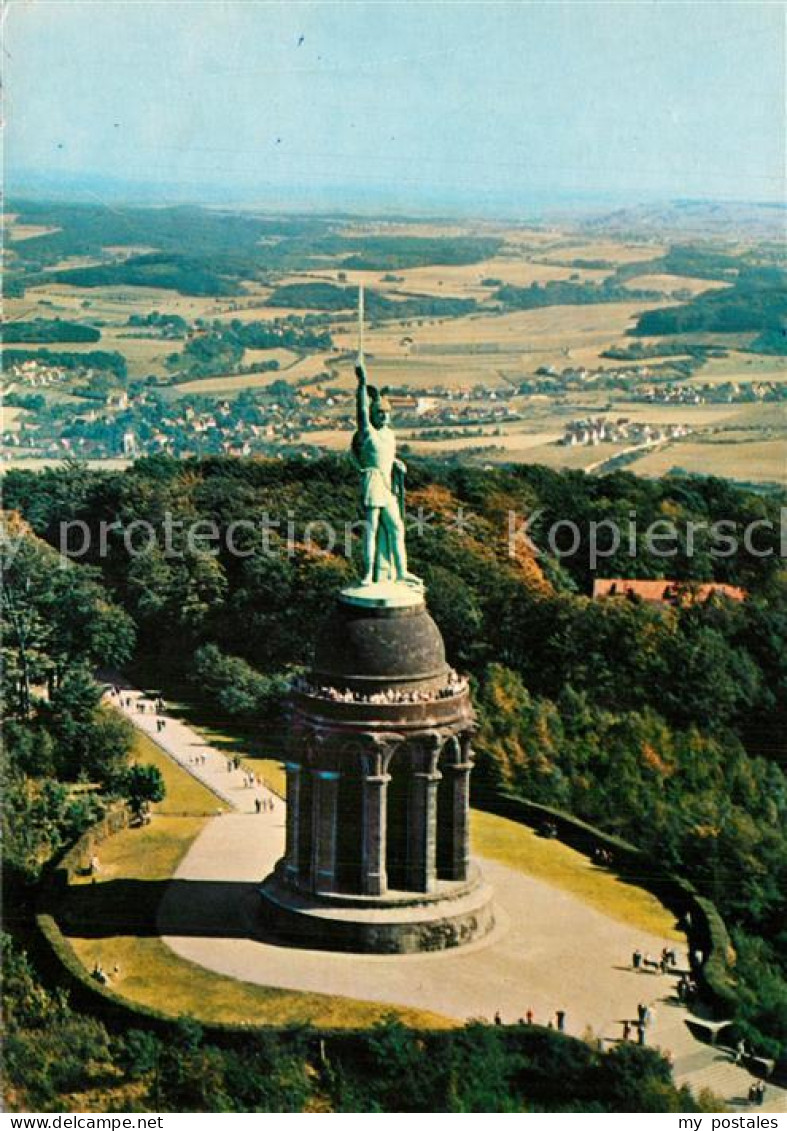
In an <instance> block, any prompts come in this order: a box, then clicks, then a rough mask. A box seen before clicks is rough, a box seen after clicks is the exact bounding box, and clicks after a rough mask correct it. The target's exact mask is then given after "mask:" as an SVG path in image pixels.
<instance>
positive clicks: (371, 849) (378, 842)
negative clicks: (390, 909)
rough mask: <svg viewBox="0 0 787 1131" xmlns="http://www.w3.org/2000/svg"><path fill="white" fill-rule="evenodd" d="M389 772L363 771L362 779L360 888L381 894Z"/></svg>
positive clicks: (385, 885) (384, 879) (384, 881)
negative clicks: (364, 773) (373, 772)
mask: <svg viewBox="0 0 787 1131" xmlns="http://www.w3.org/2000/svg"><path fill="white" fill-rule="evenodd" d="M390 780H391V776H390V774H385V773H378V774H366V775H365V776H364V779H363V828H362V834H361V835H362V841H361V891H362V892H363V894H364V895H384V894H385V892H386V891H387V890H388V875H387V873H386V869H385V838H386V804H387V799H388V782H389V781H390Z"/></svg>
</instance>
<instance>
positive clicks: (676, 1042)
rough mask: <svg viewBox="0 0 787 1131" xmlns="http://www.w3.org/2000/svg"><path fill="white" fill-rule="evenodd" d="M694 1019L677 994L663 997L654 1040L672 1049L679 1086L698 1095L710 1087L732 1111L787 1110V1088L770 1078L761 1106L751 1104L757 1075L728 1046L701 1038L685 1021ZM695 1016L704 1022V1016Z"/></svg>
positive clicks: (667, 1048)
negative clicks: (706, 1042)
mask: <svg viewBox="0 0 787 1131" xmlns="http://www.w3.org/2000/svg"><path fill="white" fill-rule="evenodd" d="M692 1020H693V1019H692V1017H691V1015H690V1014H687V1013H686V1011H685V1009H683V1008H682V1007H679V1006H678V1004H677V1002H676V1001H675V999H674V998H673V999H669V998H664V999H662V1001H661V1003H660V1009H659V1024H658V1026H657V1028H656V1032H655V1033H654V1040H655V1043H656V1044H657V1045H658V1046H659V1047H660V1048H661V1049H663V1050H665V1051H666V1050H669V1052H670V1054H671V1056H672V1060H673V1075H674V1077H675V1083H676V1084H677V1085H678V1086H679V1087H682V1086H684V1085H685V1086H687V1087H689V1088H691V1090H692V1092H693V1093H694V1095H695V1096H698V1095H699V1093H700V1091H702V1089H703V1088H707V1089H708V1090H709V1091H711V1092H713V1094H714V1095H715V1096H717V1097H718V1098H719V1100H721V1101H722V1103H723V1105H724V1107H725V1108H727V1109H729V1110H730V1111H737V1112H750V1113H752V1114H754V1113H763V1114H764V1113H769V1112H770V1113H773V1112H782V1111H787V1090H785V1089H784V1088H781V1087H777V1086H776V1085H775V1084H770V1083H769V1082H768V1081H767V1080H766V1081H765V1085H766V1091H765V1101H764V1103H763V1104H762V1106H760V1105H750V1104H749V1101H748V1094H749V1088H750V1087H751V1085H752V1084H753V1083H754V1082H755V1081H756V1080H757V1077H756V1076H754V1075H753V1074H752V1073H751V1072H749V1071H748V1070H747V1069H746V1068H743V1067H742V1066H740V1065H737V1064H736V1063H735V1059H734V1055H733V1053H732V1052H731V1051H730V1050H729V1049H727V1048H725V1047H723V1046H719V1045H712V1044H704V1043H702V1042H701V1041H699V1040H698V1039H697V1038H696V1037H695V1036H694V1035H693V1034H692V1032H691V1031H690V1029H689V1027H688V1025H687V1024H686V1022H687V1021H692ZM694 1020H696V1022H697V1023H698V1024H702V1019H701V1018H696V1019H694Z"/></svg>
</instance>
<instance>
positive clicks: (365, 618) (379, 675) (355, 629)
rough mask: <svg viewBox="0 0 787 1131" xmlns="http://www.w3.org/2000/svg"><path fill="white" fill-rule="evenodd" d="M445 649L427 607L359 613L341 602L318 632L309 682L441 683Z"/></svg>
mask: <svg viewBox="0 0 787 1131" xmlns="http://www.w3.org/2000/svg"><path fill="white" fill-rule="evenodd" d="M447 671H448V665H447V664H446V660H445V646H444V645H443V638H442V636H441V635H440V630H439V629H438V627H437V625H436V624H435V622H434V621H433V620H432V618H431V617H430V615H429V613H428V611H427V608H426V604H425V603H424V602H421V603H419V604H417V605H414V606H412V607H410V608H364V607H358V606H354V605H352V604H348V603H347V602H345V601H342V600H341V598H339V600H338V601H337V602H336V604H335V605H334V608H333V611H332V612H331V614H330V616H329V617H328V619H327V620H326V622H325V624H324V625H323V626H322V628H321V630H320V631H319V633H318V636H317V641H316V645H315V656H314V667H313V673H314V678H315V680H316V681H318V682H323V683H330V684H332V685H333V686H337V687H342V686H348V685H349V686H364V685H366V686H368V687H377V688H379V687H384V686H385V685H386V684H391V685H394V686H396V687H399V688H407V687H408V685H410V684H412V685H413V686H416V685H417V686H420V687H423V686H424V685H425V684H426V685H427V686H428V685H430V684H435V685H437V684H441V683H443V682H444V680H445V676H446V673H447Z"/></svg>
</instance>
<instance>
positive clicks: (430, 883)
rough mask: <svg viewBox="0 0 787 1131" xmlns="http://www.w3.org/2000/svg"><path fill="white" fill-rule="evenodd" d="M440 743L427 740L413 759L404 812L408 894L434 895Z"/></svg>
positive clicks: (440, 775)
mask: <svg viewBox="0 0 787 1131" xmlns="http://www.w3.org/2000/svg"><path fill="white" fill-rule="evenodd" d="M439 750H440V746H439V742H436V741H432V740H427V741H426V742H425V743H422V744H421V747H420V749H417V750H416V751H415V753H414V756H413V771H412V774H411V777H410V796H409V799H408V809H407V890H408V891H423V892H430V891H434V889H435V886H436V884H437V786H438V783H439V781H440V779H441V777H442V774H440V773H439V772H438V770H437V756H438V753H439Z"/></svg>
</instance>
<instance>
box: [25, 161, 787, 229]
mask: <svg viewBox="0 0 787 1131" xmlns="http://www.w3.org/2000/svg"><path fill="white" fill-rule="evenodd" d="M5 190H6V191H5V196H6V202H7V204H8V205H10V204H12V203H13V201H14V200H17V201H19V202H24V201H31V202H33V201H36V202H42V203H43V202H51V203H54V204H64V205H68V204H88V203H105V204H114V205H121V206H125V207H186V206H188V207H204V208H226V209H229V210H232V209H268V210H270V211H273V212H284V213H297V212H301V213H314V214H318V215H319V214H322V215H328V216H330V215H345V214H346V215H353V216H364V215H368V216H370V217H376V218H396V217H401V218H410V219H424V220H437V219H443V220H446V221H450V220H470V219H477V220H480V221H484V222H490V223H491V222H512V223H524V222H528V221H535V222H537V221H538V219H539V215H542V216H553V215H555V214H568V215H569V216H571V215H580V214H594V213H597V212H599V211H605V210H607V209H610V210H624V211H625V210H629V209H632V210H633V209H637V208H648V207H654V208H657V207H663V208H668V207H673V208H674V207H684V208H686V207H703V206H705V207H713V206H717V207H729V208H736V207H737V208H752V209H760V208H762V209H774V210H777V211H783V212H785V213H787V200H785V201H781V200H763V199H756V198H745V197H734V196H730V197H725V198H721V197H710V196H692V195H687V194H686V195H678V194H672V195H669V194H666V193H646V192H642V191H640V192H637V193H628V194H627V193H624V192H623V191H622V190H607V191H604V190H602V189H598V190H586V191H585V192H582V191H580V190H575V191H573V192H569V191H550V190H547V189H542V190H535V189H533V190H530V192H529V193H528V194H527V195H525V194H521V195H520V196H519V198H518V199H517V200H514V199H513V198H511V197H509V198H508V199H505V198H504V197H503V196H502V194H500V195H498V198H497V199H495V198H494V195H493V194H491V193H486V194H479V195H476V194H474V193H472V191H471V190H464V191H460V192H457V193H456V194H455V195H454V198H453V199H450V198H449V197H448V196H445V197H444V198H442V199H439V198H435V199H432V200H431V201H428V202H427V201H424V200H419V199H417V198H416V197H415V196H413V198H412V199H410V200H403V199H401V198H398V199H394V198H393V197H392V195H391V194H390V193H389V192H388V191H387V190H386V187H385V186H382V185H380V186H367V187H366V190H365V192H363V193H361V192H359V190H358V187H357V186H353V187H350V186H341V185H334V186H323V188H322V189H321V190H315V189H314V188H313V187H312V189H311V192H310V195H311V199H309V196H308V194H306V193H304V197H303V199H298V196H297V194H298V193H299V192H301V191H303V186H298V185H295V184H293V185H290V186H278V185H276V186H263V185H260V186H259V187H255V188H247V189H246V190H241V189H238V188H234V187H232V186H220V185H215V184H214V185H211V186H209V187H205V186H200V185H195V184H193V183H185V182H181V183H178V182H151V181H147V180H137V179H133V178H118V177H112V176H106V175H102V174H100V173H97V172H95V171H87V170H86V171H85V172H84V173H71V174H68V175H67V176H65V177H64V176H63V175H62V174H53V173H48V172H46V171H43V170H36V171H31V170H20V171H19V172H18V173H16V174H11V175H10V176H8V175H7V176H6V186H5Z"/></svg>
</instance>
